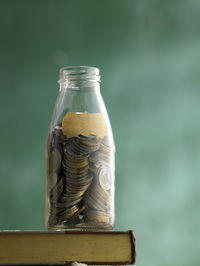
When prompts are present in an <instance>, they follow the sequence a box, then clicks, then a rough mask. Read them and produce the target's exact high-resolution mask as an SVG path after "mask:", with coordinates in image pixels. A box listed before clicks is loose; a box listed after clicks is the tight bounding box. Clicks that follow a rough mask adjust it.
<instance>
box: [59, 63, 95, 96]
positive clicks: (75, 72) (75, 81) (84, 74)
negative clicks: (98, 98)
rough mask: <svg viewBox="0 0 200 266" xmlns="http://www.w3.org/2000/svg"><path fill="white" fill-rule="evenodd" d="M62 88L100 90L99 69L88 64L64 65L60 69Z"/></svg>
mask: <svg viewBox="0 0 200 266" xmlns="http://www.w3.org/2000/svg"><path fill="white" fill-rule="evenodd" d="M59 83H60V90H63V89H64V90H65V89H71V90H82V91H83V90H89V91H91V90H99V88H100V75H99V69H98V68H96V67H87V66H72V67H64V68H61V70H60V80H59Z"/></svg>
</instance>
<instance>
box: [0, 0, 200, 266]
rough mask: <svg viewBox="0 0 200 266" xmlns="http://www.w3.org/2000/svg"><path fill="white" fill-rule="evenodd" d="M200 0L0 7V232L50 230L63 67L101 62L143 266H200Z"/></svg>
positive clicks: (119, 179) (119, 182)
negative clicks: (53, 128)
mask: <svg viewBox="0 0 200 266" xmlns="http://www.w3.org/2000/svg"><path fill="white" fill-rule="evenodd" d="M199 24H200V1H198V0H182V1H179V0H168V1H159V0H134V1H129V0H125V1H123V0H109V1H104V0H90V1H89V0H74V1H72V0H59V1H51V0H49V1H46V0H43V1H25V0H24V1H22V0H19V1H14V0H13V1H11V0H8V1H2V0H0V27H1V29H0V32H1V35H0V39H1V41H0V92H1V97H0V108H1V109H0V121H1V130H0V137H1V138H0V145H1V148H0V180H1V185H0V229H2V230H6V229H23V230H25V229H26V230H29V229H33V230H38V229H45V227H44V191H45V160H44V146H45V138H46V134H47V130H48V125H49V122H50V119H51V115H52V111H53V107H54V104H55V101H56V97H57V94H58V89H59V88H58V84H57V80H58V78H59V76H58V74H59V73H58V71H59V68H60V67H62V66H65V65H89V66H97V67H99V68H100V70H101V73H102V84H101V91H102V95H103V98H104V100H105V103H106V106H107V110H108V113H109V116H110V120H111V123H112V127H113V132H114V137H115V143H116V148H117V152H116V227H115V229H116V230H126V229H134V230H135V233H136V237H137V253H138V255H137V265H138V266H144V265H148V266H160V265H162V266H168V265H176V266H179V265H181V266H186V265H187V266H188V265H190V266H195V265H198V266H199V265H200V256H199V248H200V245H199V237H200V211H199V202H200V166H199V165H200V164H199V160H200V123H199V113H200V30H199Z"/></svg>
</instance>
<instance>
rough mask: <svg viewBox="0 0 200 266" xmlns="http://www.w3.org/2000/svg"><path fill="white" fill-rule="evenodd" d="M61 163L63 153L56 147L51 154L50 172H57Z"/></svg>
mask: <svg viewBox="0 0 200 266" xmlns="http://www.w3.org/2000/svg"><path fill="white" fill-rule="evenodd" d="M60 165H61V154H60V151H59V150H58V149H54V150H53V151H52V152H50V155H49V172H50V173H52V172H55V171H56V170H58V168H59V167H60Z"/></svg>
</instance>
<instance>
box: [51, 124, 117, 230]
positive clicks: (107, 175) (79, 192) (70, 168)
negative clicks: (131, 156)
mask: <svg viewBox="0 0 200 266" xmlns="http://www.w3.org/2000/svg"><path fill="white" fill-rule="evenodd" d="M110 153H111V151H110V147H109V141H108V139H107V137H104V139H100V138H97V137H96V136H94V135H89V136H83V135H78V136H74V137H72V138H67V137H66V136H65V135H63V133H62V127H61V126H57V127H56V128H55V129H54V131H53V133H52V135H51V137H50V145H49V152H48V163H47V173H48V180H47V182H48V184H49V204H50V210H49V220H48V224H49V226H54V225H59V224H61V225H63V224H64V225H65V226H66V225H69V227H84V226H85V227H87V226H88V227H90V226H91V227H95V226H98V225H102V227H103V226H104V225H105V227H106V225H108V224H109V221H110V208H111V195H110V189H111V186H112V175H111V170H110Z"/></svg>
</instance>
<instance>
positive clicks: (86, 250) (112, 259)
mask: <svg viewBox="0 0 200 266" xmlns="http://www.w3.org/2000/svg"><path fill="white" fill-rule="evenodd" d="M135 259H136V248H135V237H134V233H133V231H132V230H129V231H0V264H5V263H15V264H16V263H18V264H20V263H24V264H25V263H26V264H28V263H31V264H39V263H46V264H48V263H72V262H79V263H85V264H93V265H95V264H104V265H105V264H107V265H111V264H118V265H122V264H134V263H135Z"/></svg>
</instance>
